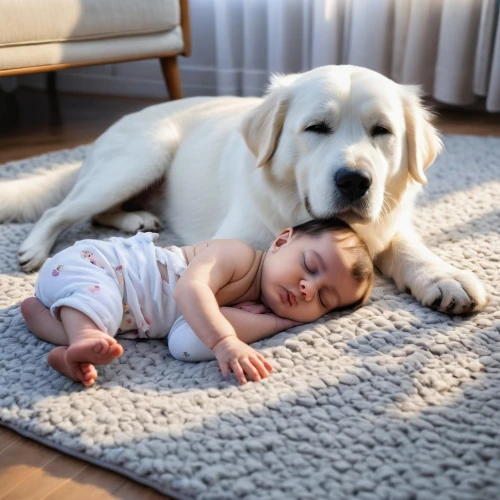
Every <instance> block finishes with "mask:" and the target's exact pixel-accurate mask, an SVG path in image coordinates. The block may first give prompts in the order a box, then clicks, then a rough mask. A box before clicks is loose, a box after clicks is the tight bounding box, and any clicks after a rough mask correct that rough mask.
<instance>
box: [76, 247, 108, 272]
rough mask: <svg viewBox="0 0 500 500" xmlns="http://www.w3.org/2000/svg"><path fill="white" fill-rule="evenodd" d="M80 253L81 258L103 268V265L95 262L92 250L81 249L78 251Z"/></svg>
mask: <svg viewBox="0 0 500 500" xmlns="http://www.w3.org/2000/svg"><path fill="white" fill-rule="evenodd" d="M80 255H81V256H82V258H83V259H85V260H88V261H89V262H90V263H91V264H94V266H97V267H100V268H101V269H104V267H102V266H100V265H99V264H98V263H97V260H96V258H95V257H94V254H93V253H92V252H89V251H88V250H82V251H81V252H80Z"/></svg>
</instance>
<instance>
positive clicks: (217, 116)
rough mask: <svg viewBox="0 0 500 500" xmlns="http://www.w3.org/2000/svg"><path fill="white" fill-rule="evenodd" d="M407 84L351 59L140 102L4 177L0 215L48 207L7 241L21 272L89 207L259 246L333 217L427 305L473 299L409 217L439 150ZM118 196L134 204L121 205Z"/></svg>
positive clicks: (119, 221)
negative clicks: (56, 154) (267, 84)
mask: <svg viewBox="0 0 500 500" xmlns="http://www.w3.org/2000/svg"><path fill="white" fill-rule="evenodd" d="M417 94H418V92H417V90H416V89H415V88H413V87H407V86H401V85H398V84H396V83H394V82H392V81H391V80H388V79H387V78H385V77H383V76H381V75H379V74H378V73H375V72H372V71H369V70H366V69H363V68H358V67H354V66H325V67H322V68H317V69H315V70H312V71H310V72H308V73H304V74H300V75H288V76H285V77H278V78H276V79H275V80H274V82H273V84H272V86H271V90H270V92H269V93H268V94H267V95H266V96H265V97H264V98H263V99H257V98H237V97H225V98H192V99H184V100H180V101H175V102H170V103H165V104H159V105H156V106H152V107H149V108H146V109H144V110H143V111H141V112H139V113H135V114H132V115H129V116H126V117H124V118H123V119H122V120H120V121H119V122H117V123H116V124H115V125H113V126H112V127H111V128H110V129H109V130H108V131H106V132H105V133H104V134H103V135H102V136H101V137H100V138H99V139H98V140H97V141H96V143H95V145H94V146H93V148H92V149H91V151H90V153H89V155H88V157H87V158H86V159H85V162H84V164H83V166H82V167H81V169H77V168H76V167H74V166H73V167H70V168H68V169H66V170H62V171H60V172H58V173H56V174H53V175H52V176H50V175H49V176H45V177H42V178H36V179H26V180H17V181H11V184H10V189H3V190H2V191H4V192H5V193H6V194H7V195H6V196H4V198H3V200H1V201H0V221H6V220H9V219H18V220H29V219H30V218H31V219H36V218H37V217H39V216H40V215H41V213H42V212H43V211H44V210H46V209H47V208H48V207H51V206H54V205H56V206H55V207H54V208H49V209H48V210H46V211H45V212H44V213H43V216H42V217H41V219H40V220H39V222H38V223H37V224H36V225H35V227H34V229H33V231H32V233H31V234H30V235H29V237H28V238H27V239H26V241H25V242H24V243H23V244H22V246H21V249H20V251H19V255H20V257H19V260H20V263H21V266H22V268H23V269H24V270H26V271H30V270H34V269H36V268H38V267H39V266H40V265H41V264H42V263H43V262H44V260H45V259H46V258H47V256H48V254H49V251H50V249H51V248H52V245H53V244H54V242H55V240H56V238H57V237H58V235H59V234H60V233H61V232H62V231H63V230H65V229H67V228H68V227H70V226H71V225H73V224H74V223H75V222H77V221H79V220H82V219H86V218H89V217H94V218H95V220H96V221H97V222H99V223H101V224H105V225H109V226H112V227H116V228H118V229H121V230H123V231H126V232H135V231H138V230H155V229H157V228H158V226H159V223H160V221H159V219H158V218H157V217H156V216H155V215H153V214H152V213H151V212H153V213H156V215H157V216H159V217H160V218H161V219H164V220H168V222H169V224H170V225H171V227H172V228H173V229H174V230H175V231H176V232H177V233H178V234H179V235H180V236H181V237H182V238H183V240H184V242H185V243H186V244H191V243H194V242H196V241H202V240H205V239H211V238H238V239H242V240H244V241H246V242H248V243H250V244H252V245H254V246H257V247H261V248H264V247H266V246H267V245H268V244H269V242H270V241H271V239H272V236H273V235H275V234H277V233H278V232H280V231H281V230H283V229H284V228H286V227H288V226H292V225H295V224H297V223H300V222H304V221H306V220H309V219H311V218H324V217H330V216H338V217H340V218H342V219H344V220H345V221H346V222H348V223H349V224H351V225H352V227H353V228H354V229H355V230H356V231H357V232H358V233H359V234H360V235H361V236H362V237H363V238H364V239H365V241H366V242H367V244H368V246H369V248H370V251H371V252H372V253H373V255H374V256H375V257H376V263H377V265H378V267H379V268H380V269H381V270H382V271H383V272H384V273H385V274H386V275H388V276H392V277H393V278H394V279H395V281H396V283H397V285H398V287H399V288H400V289H405V288H408V289H410V290H411V291H412V293H413V295H415V296H416V297H417V298H418V299H419V300H420V301H421V302H422V303H424V304H425V305H431V306H434V307H437V308H439V309H440V310H445V311H448V312H454V313H464V312H470V311H473V310H479V309H482V308H483V307H484V306H485V304H486V294H485V291H484V289H483V287H482V285H481V283H480V282H479V281H478V280H477V279H476V278H475V277H474V276H473V275H472V274H470V273H468V272H464V271H460V270H458V269H456V268H454V267H452V266H451V265H448V264H446V263H444V262H443V261H442V260H440V259H439V258H438V257H437V256H435V255H434V254H433V253H432V252H430V250H428V249H427V248H426V247H425V246H424V245H423V244H422V243H421V242H420V240H419V238H418V237H417V236H416V234H415V232H414V230H413V229H412V227H411V217H412V209H413V205H414V199H415V196H416V195H417V194H418V192H419V190H420V184H422V183H425V182H426V178H425V174H424V170H425V169H426V168H427V167H428V166H429V165H430V164H431V163H432V162H433V161H434V158H435V156H436V154H437V153H438V152H439V149H440V141H439V138H438V137H437V135H436V132H435V130H434V129H433V127H432V126H431V125H430V123H429V121H428V115H427V113H426V112H425V111H424V110H423V109H422V107H421V106H420V101H419V98H418V95H417ZM159 181H165V182H164V183H162V184H161V186H160V187H161V189H158V188H157V189H155V190H152V189H151V187H152V186H154V185H155V184H158V182H159ZM54 184H55V187H51V186H53V185H54ZM70 189H71V190H70ZM68 191H69V194H67V193H68ZM158 193H160V194H158ZM66 194H67V196H66V197H65V198H64V199H63V197H64V195H66ZM145 195H147V196H145ZM131 198H134V200H135V202H136V203H137V202H139V203H140V204H142V208H143V209H146V210H147V211H146V210H141V211H136V212H130V211H128V212H125V211H123V210H122V209H121V205H122V204H123V203H124V202H126V201H127V200H130V199H131ZM30 200H32V201H30ZM59 202H60V203H59ZM57 203H59V204H58V205H57Z"/></svg>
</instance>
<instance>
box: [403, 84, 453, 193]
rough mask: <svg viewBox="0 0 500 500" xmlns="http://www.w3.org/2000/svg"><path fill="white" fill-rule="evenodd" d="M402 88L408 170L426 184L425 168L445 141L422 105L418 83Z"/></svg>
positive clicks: (421, 182)
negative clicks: (442, 140)
mask: <svg viewBox="0 0 500 500" xmlns="http://www.w3.org/2000/svg"><path fill="white" fill-rule="evenodd" d="M402 88H403V106H404V116H405V123H406V145H407V156H408V171H409V172H410V175H411V176H412V177H413V178H414V179H415V180H416V181H417V182H419V183H420V184H426V183H427V178H426V176H425V173H424V170H425V169H426V168H428V167H430V166H431V164H432V162H433V161H434V160H435V159H436V156H437V155H438V154H439V153H440V151H441V149H442V148H443V143H442V142H441V139H440V138H439V135H438V133H437V130H436V129H435V128H434V127H433V126H432V124H431V120H432V115H431V113H429V111H427V110H426V109H425V108H424V106H423V105H422V102H421V99H420V95H421V91H420V88H419V87H418V86H416V85H402Z"/></svg>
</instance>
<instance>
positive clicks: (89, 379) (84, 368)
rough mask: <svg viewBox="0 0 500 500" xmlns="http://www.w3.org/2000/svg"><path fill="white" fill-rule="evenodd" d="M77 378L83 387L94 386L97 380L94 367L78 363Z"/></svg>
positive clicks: (89, 364)
mask: <svg viewBox="0 0 500 500" xmlns="http://www.w3.org/2000/svg"><path fill="white" fill-rule="evenodd" d="M78 378H79V379H80V382H81V383H82V384H83V385H84V386H85V387H90V386H91V385H94V383H95V381H96V379H97V370H96V368H95V366H94V365H93V364H91V363H80V370H79V373H78Z"/></svg>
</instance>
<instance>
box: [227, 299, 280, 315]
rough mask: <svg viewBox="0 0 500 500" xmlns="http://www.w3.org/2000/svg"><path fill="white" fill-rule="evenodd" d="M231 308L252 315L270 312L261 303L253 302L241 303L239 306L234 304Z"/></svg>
mask: <svg viewBox="0 0 500 500" xmlns="http://www.w3.org/2000/svg"><path fill="white" fill-rule="evenodd" d="M233 307H234V308H236V309H241V310H242V311H247V312H249V313H252V314H265V313H268V312H271V309H268V308H267V307H266V306H265V305H264V304H263V303H262V302H255V301H253V300H248V301H246V302H242V303H241V304H236V305H235V306H233Z"/></svg>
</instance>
